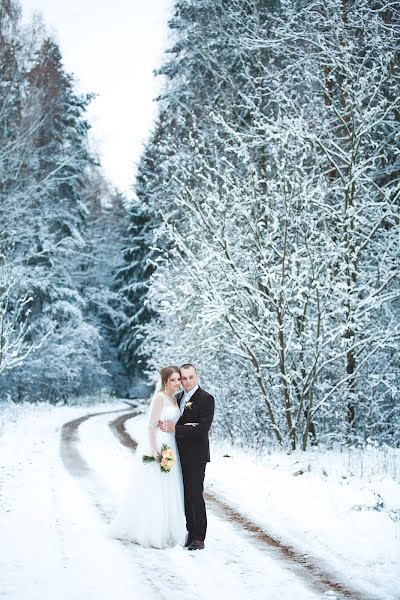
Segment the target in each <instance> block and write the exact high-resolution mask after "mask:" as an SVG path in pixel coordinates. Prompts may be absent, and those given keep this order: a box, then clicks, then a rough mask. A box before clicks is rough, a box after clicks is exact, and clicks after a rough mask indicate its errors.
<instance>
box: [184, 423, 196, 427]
mask: <svg viewBox="0 0 400 600" xmlns="http://www.w3.org/2000/svg"><path fill="white" fill-rule="evenodd" d="M185 425H191V426H192V427H196V425H198V423H185Z"/></svg>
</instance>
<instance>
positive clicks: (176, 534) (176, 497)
mask: <svg viewBox="0 0 400 600" xmlns="http://www.w3.org/2000/svg"><path fill="white" fill-rule="evenodd" d="M179 417H180V411H179V408H178V407H177V406H174V405H173V404H172V403H171V400H170V399H169V398H168V397H167V396H165V395H164V394H163V393H162V392H159V393H158V394H157V395H156V396H155V398H154V399H153V401H152V404H151V405H150V417H149V419H148V429H147V430H146V431H145V432H144V433H145V435H144V436H143V440H142V441H139V444H138V446H137V448H136V452H135V456H134V458H133V464H132V472H131V474H130V478H129V482H128V487H127V492H126V495H125V497H124V500H123V502H122V505H121V506H120V508H119V510H118V513H117V515H116V518H115V519H114V521H113V522H112V523H111V525H110V529H109V533H110V535H111V536H112V537H116V538H118V539H123V540H129V541H131V542H135V543H137V544H140V545H141V546H145V547H151V548H168V547H172V546H175V545H177V544H179V545H182V546H183V545H184V544H185V541H186V535H187V532H186V519H185V512H184V498H183V481H182V471H181V465H180V460H179V454H178V450H177V447H176V441H175V434H174V433H164V432H163V431H161V430H160V429H159V428H158V427H157V424H158V420H159V419H160V420H163V419H170V420H172V421H174V423H176V422H177V421H178V419H179ZM162 444H167V446H168V447H169V448H172V450H173V451H174V452H175V454H176V462H175V463H174V464H173V465H172V467H171V470H170V471H169V473H163V472H162V471H161V469H160V465H159V463H156V462H152V463H143V461H142V455H143V454H149V455H151V454H152V451H153V450H156V451H160V449H161V446H162Z"/></svg>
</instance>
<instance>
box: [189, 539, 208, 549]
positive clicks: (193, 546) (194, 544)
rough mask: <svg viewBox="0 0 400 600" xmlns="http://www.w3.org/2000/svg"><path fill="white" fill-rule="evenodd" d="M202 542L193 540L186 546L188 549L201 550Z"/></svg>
mask: <svg viewBox="0 0 400 600" xmlns="http://www.w3.org/2000/svg"><path fill="white" fill-rule="evenodd" d="M203 549H204V542H203V541H202V540H193V542H192V543H191V544H190V546H188V550H203Z"/></svg>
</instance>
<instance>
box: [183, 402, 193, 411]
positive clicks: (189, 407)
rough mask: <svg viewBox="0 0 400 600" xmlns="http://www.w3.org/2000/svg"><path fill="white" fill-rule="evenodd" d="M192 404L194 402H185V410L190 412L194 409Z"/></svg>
mask: <svg viewBox="0 0 400 600" xmlns="http://www.w3.org/2000/svg"><path fill="white" fill-rule="evenodd" d="M192 404H193V402H190V401H189V402H185V406H184V408H183V410H190V409H191V408H192Z"/></svg>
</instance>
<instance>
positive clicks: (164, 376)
mask: <svg viewBox="0 0 400 600" xmlns="http://www.w3.org/2000/svg"><path fill="white" fill-rule="evenodd" d="M173 373H179V375H180V374H181V372H180V370H179V368H178V367H176V366H175V365H168V367H163V368H162V369H160V377H161V388H162V389H163V390H165V386H166V385H167V383H168V379H169V378H170V377H171V375H172V374H173Z"/></svg>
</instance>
